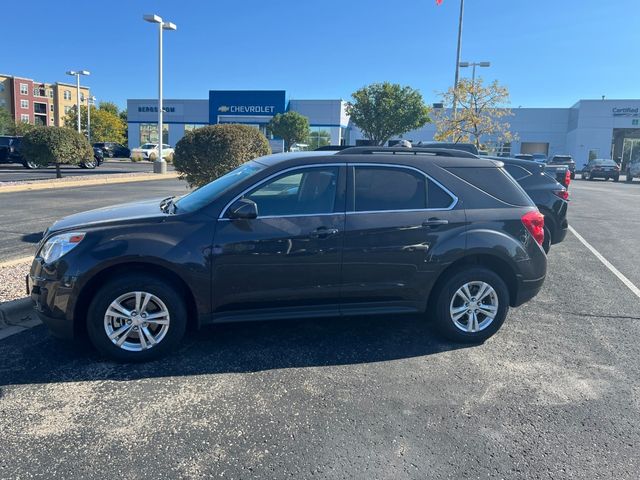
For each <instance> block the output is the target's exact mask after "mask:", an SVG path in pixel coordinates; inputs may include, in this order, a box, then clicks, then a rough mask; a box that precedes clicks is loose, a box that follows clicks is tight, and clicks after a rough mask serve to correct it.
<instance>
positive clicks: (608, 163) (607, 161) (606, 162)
mask: <svg viewBox="0 0 640 480" xmlns="http://www.w3.org/2000/svg"><path fill="white" fill-rule="evenodd" d="M593 163H594V164H595V165H605V166H609V167H613V166H615V165H617V163H616V162H614V161H613V160H611V159H606V158H597V159H595V160H594V161H593Z"/></svg>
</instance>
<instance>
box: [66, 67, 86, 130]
mask: <svg viewBox="0 0 640 480" xmlns="http://www.w3.org/2000/svg"><path fill="white" fill-rule="evenodd" d="M67 75H71V76H72V77H76V108H77V109H78V111H77V112H76V113H77V114H78V133H81V129H80V75H86V76H89V75H91V72H89V70H78V71H75V70H69V71H68V72H67Z"/></svg>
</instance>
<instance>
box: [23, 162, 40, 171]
mask: <svg viewBox="0 0 640 480" xmlns="http://www.w3.org/2000/svg"><path fill="white" fill-rule="evenodd" d="M22 166H23V167H24V168H26V169H27V170H36V169H38V168H40V165H38V164H37V163H34V162H28V161H27V160H25V161H24V162H22Z"/></svg>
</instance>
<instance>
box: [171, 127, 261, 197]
mask: <svg viewBox="0 0 640 480" xmlns="http://www.w3.org/2000/svg"><path fill="white" fill-rule="evenodd" d="M270 153H271V148H270V147H269V142H268V141H267V138H266V137H265V136H264V135H263V134H262V133H260V131H259V130H258V129H256V128H253V127H250V126H248V125H235V124H224V125H223V124H221V125H208V126H206V127H202V128H198V129H196V130H191V131H190V132H186V133H185V135H184V137H182V138H181V139H180V141H179V142H178V143H177V144H176V149H175V154H174V157H173V164H174V165H175V168H176V170H177V171H178V173H179V174H180V178H181V179H186V181H187V183H188V184H189V186H191V187H201V186H202V185H206V184H207V183H209V182H211V181H213V180H215V179H216V178H218V177H220V176H222V175H224V174H225V173H227V172H229V171H231V170H233V169H234V168H236V167H238V166H240V165H242V164H243V163H245V162H248V161H249V160H251V159H253V158H256V157H261V156H264V155H269V154H270Z"/></svg>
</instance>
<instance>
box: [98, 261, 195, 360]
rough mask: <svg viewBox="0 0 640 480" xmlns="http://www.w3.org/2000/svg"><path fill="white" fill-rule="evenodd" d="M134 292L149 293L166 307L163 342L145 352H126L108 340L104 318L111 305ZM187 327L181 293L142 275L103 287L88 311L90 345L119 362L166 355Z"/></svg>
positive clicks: (112, 281)
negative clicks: (167, 314) (167, 323)
mask: <svg viewBox="0 0 640 480" xmlns="http://www.w3.org/2000/svg"><path fill="white" fill-rule="evenodd" d="M136 291H143V292H148V293H151V294H152V295H155V296H156V297H157V298H159V299H160V300H161V301H162V302H163V303H164V304H165V306H166V307H167V310H168V312H169V318H170V323H169V328H168V329H167V331H166V334H165V336H164V338H162V339H161V340H160V341H159V342H158V344H157V345H155V346H153V347H151V348H149V349H147V350H141V351H128V350H124V349H122V348H120V347H118V346H117V345H115V344H114V343H113V342H112V341H111V340H110V339H109V337H108V336H107V332H106V330H105V322H104V317H105V313H106V312H107V309H108V308H109V306H110V305H111V302H113V301H114V300H115V299H117V298H118V297H120V296H121V295H123V294H126V293H128V292H136ZM186 327H187V310H186V307H185V302H184V298H183V297H182V296H181V294H180V292H179V291H177V290H176V289H175V287H172V286H170V285H169V284H168V283H167V282H165V281H164V280H162V279H160V278H157V277H155V276H151V275H146V274H143V273H138V274H132V275H128V276H127V277H126V278H125V279H122V278H114V279H113V280H111V281H109V282H107V283H106V284H104V286H102V288H100V289H99V290H98V291H97V293H96V294H95V296H94V297H93V300H92V301H91V303H90V305H89V309H88V311H87V332H88V334H89V338H90V339H91V343H92V344H93V345H94V346H95V347H96V349H97V350H98V351H99V352H100V353H102V354H103V355H105V356H107V357H109V358H111V359H113V360H117V361H122V362H146V361H149V360H152V359H155V358H158V357H161V356H163V355H165V354H167V353H168V352H170V351H171V350H172V349H173V348H175V347H176V346H177V345H178V343H180V340H182V337H183V336H184V333H185V330H186ZM136 335H138V334H137V333H136ZM133 339H134V340H135V337H133Z"/></svg>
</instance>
